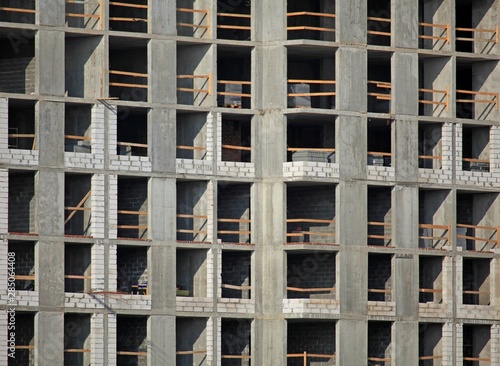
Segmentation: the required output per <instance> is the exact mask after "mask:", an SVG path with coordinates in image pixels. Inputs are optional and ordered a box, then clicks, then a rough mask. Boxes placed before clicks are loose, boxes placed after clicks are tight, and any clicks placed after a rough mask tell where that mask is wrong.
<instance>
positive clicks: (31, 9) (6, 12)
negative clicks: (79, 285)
mask: <svg viewBox="0 0 500 366" xmlns="http://www.w3.org/2000/svg"><path fill="white" fill-rule="evenodd" d="M36 4H37V2H36V1H35V0H16V1H5V0H4V1H2V3H1V5H2V7H1V8H0V22H10V23H26V24H35V11H36V10H35V9H36ZM26 365H27V364H26Z"/></svg>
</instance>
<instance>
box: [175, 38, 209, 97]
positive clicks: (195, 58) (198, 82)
mask: <svg viewBox="0 0 500 366" xmlns="http://www.w3.org/2000/svg"><path fill="white" fill-rule="evenodd" d="M212 55H213V48H211V47H210V46H208V45H179V46H177V103H178V104H185V105H194V106H212V98H211V96H212V95H213V92H212V82H213V81H212Z"/></svg>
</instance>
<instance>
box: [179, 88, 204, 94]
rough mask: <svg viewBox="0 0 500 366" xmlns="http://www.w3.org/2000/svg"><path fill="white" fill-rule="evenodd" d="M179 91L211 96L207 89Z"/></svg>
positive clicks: (182, 89) (181, 89) (183, 89)
mask: <svg viewBox="0 0 500 366" xmlns="http://www.w3.org/2000/svg"><path fill="white" fill-rule="evenodd" d="M177 90H178V91H183V92H190V93H205V94H208V95H210V90H207V89H193V88H177Z"/></svg>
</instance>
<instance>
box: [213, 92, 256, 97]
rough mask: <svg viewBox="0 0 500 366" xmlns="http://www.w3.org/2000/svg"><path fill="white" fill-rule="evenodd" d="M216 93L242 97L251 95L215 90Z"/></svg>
mask: <svg viewBox="0 0 500 366" xmlns="http://www.w3.org/2000/svg"><path fill="white" fill-rule="evenodd" d="M217 95H230V96H233V97H243V98H251V97H252V94H248V93H247V94H245V93H233V92H217Z"/></svg>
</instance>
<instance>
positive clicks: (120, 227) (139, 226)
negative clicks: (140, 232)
mask: <svg viewBox="0 0 500 366" xmlns="http://www.w3.org/2000/svg"><path fill="white" fill-rule="evenodd" d="M116 227H117V228H118V229H147V228H148V226H147V225H117V226H116Z"/></svg>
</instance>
